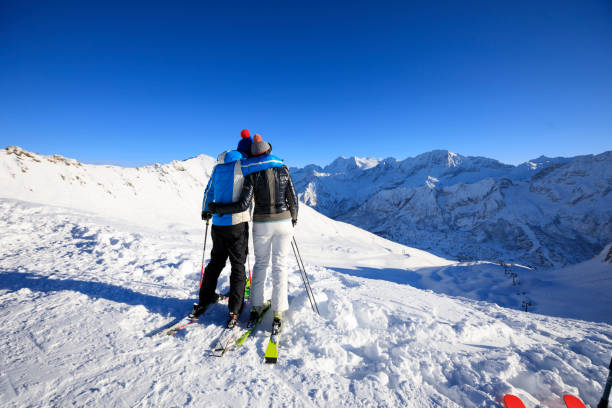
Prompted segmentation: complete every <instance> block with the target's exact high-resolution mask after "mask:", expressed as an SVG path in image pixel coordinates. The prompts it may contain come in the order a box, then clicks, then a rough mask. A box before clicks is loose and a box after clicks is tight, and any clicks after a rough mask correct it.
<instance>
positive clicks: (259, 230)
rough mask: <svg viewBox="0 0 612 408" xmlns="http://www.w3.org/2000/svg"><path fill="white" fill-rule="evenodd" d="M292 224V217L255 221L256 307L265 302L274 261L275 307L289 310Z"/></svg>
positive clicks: (253, 298) (278, 310)
mask: <svg viewBox="0 0 612 408" xmlns="http://www.w3.org/2000/svg"><path fill="white" fill-rule="evenodd" d="M292 238H293V225H292V224H291V219H287V220H281V221H270V222H253V246H254V247H255V265H254V266H253V282H252V284H251V297H252V298H251V299H252V302H253V303H252V304H253V306H261V305H263V304H264V302H265V298H264V288H265V283H266V274H267V271H268V266H270V261H272V310H273V311H274V312H284V311H286V310H287V309H289V299H288V297H287V296H288V295H287V290H288V283H287V259H288V257H289V252H290V251H291V239H292Z"/></svg>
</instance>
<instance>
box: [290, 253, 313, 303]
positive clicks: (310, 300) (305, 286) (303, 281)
mask: <svg viewBox="0 0 612 408" xmlns="http://www.w3.org/2000/svg"><path fill="white" fill-rule="evenodd" d="M291 249H293V254H294V255H295V262H296V263H297V265H298V269H299V270H300V278H302V283H304V289H306V294H307V295H308V301H309V302H310V307H311V308H312V311H313V312H316V310H315V307H314V305H313V303H312V297H311V296H312V295H311V294H310V291H309V290H308V285H307V284H306V280H304V272H303V271H302V265H300V261H299V260H298V256H297V252H296V251H295V246H293V242H291Z"/></svg>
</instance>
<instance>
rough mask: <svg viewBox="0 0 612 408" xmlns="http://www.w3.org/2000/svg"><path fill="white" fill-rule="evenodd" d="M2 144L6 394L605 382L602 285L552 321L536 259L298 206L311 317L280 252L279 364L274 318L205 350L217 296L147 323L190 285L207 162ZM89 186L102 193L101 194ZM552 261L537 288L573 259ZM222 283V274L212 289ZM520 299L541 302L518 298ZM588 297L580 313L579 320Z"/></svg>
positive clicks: (421, 400)
mask: <svg viewBox="0 0 612 408" xmlns="http://www.w3.org/2000/svg"><path fill="white" fill-rule="evenodd" d="M13 150H14V152H12V153H8V151H7V153H5V155H4V156H2V155H0V168H2V174H1V175H0V177H3V178H2V179H1V184H0V187H2V188H0V190H1V191H3V193H2V194H3V197H4V198H0V366H1V367H2V371H1V373H0V403H1V404H2V405H3V406H9V407H13V406H69V405H70V406H72V405H75V406H126V407H127V406H129V407H132V406H156V407H158V406H159V407H174V406H231V407H234V406H246V405H248V406H255V407H268V406H299V407H302V406H321V407H322V406H326V407H327V406H330V407H341V406H358V407H360V406H364V407H365V406H368V407H369V406H384V407H387V406H388V407H396V406H406V407H483V406H486V407H489V406H497V404H498V403H499V401H500V398H501V397H502V396H503V394H504V393H506V392H513V393H516V394H518V395H520V396H521V397H522V398H523V400H524V401H525V402H526V403H527V404H528V405H529V406H536V405H538V404H539V405H540V406H551V407H554V406H561V395H562V394H563V393H564V392H569V393H573V394H576V395H579V396H580V397H582V398H583V399H584V400H585V401H586V402H588V403H591V404H594V402H595V401H596V400H597V398H598V397H599V395H600V393H601V390H602V387H601V383H602V381H603V380H604V378H605V376H606V367H605V364H607V362H608V359H609V354H610V350H611V349H612V326H610V323H611V321H610V317H609V313H608V314H606V313H605V310H610V307H612V299H610V295H609V294H610V293H611V291H610V290H608V291H607V297H606V296H603V297H600V299H598V301H600V302H601V305H602V308H603V310H604V311H603V312H602V311H601V310H600V311H599V314H598V315H597V316H596V317H594V318H593V319H594V320H599V321H602V323H591V322H586V321H580V320H572V319H567V318H559V317H550V316H566V314H565V313H567V310H568V309H570V310H572V313H573V309H572V305H567V304H566V305H559V304H557V303H556V302H558V298H556V299H553V300H552V301H551V302H550V304H546V302H545V300H544V299H542V300H540V299H539V297H538V296H534V293H536V290H538V289H539V286H538V287H534V288H533V290H532V288H531V287H530V286H529V285H527V281H529V280H530V279H531V278H532V277H534V278H535V277H540V275H535V274H536V273H538V274H539V273H540V272H535V271H531V270H528V269H527V268H524V267H520V266H518V265H508V266H500V265H495V264H490V263H487V262H471V263H457V262H452V261H449V260H446V259H443V258H439V257H437V256H435V255H432V254H429V253H427V252H424V251H421V250H417V249H413V248H409V247H406V246H403V245H400V244H397V243H394V242H391V241H388V240H386V239H384V238H381V237H379V236H376V235H373V234H371V233H369V232H366V231H364V230H361V229H359V228H357V227H355V226H353V225H349V224H345V223H342V222H338V221H334V220H332V219H330V218H327V217H325V216H323V215H321V214H319V213H317V212H316V211H314V210H313V209H311V208H309V207H308V206H305V205H302V206H301V209H300V216H299V223H298V226H297V228H296V240H297V242H298V244H299V246H300V250H301V252H302V256H303V258H304V260H305V263H306V269H307V272H308V274H309V277H310V280H311V283H312V287H313V291H314V293H315V296H316V299H317V301H318V304H319V308H320V310H321V317H318V316H316V315H315V314H314V313H313V312H312V310H311V309H310V305H309V303H308V299H307V297H306V295H305V292H304V290H303V286H302V282H301V279H300V275H299V272H298V269H297V266H296V263H295V261H294V260H293V259H292V260H291V261H290V270H291V272H290V278H289V282H290V312H289V314H288V319H287V324H286V326H285V330H284V332H283V337H282V340H281V356H280V359H279V363H278V364H277V366H275V367H270V366H267V365H265V364H263V361H262V360H263V359H262V356H263V351H264V348H265V343H266V337H267V331H266V330H267V329H268V328H269V326H270V324H271V322H270V320H269V319H267V320H265V321H264V322H263V327H262V329H260V330H258V331H257V332H256V333H255V335H254V336H253V339H252V341H249V342H248V343H247V344H246V345H245V346H244V347H243V349H242V350H236V351H235V352H231V353H230V354H228V355H227V356H225V357H223V358H221V359H214V358H211V357H208V351H209V349H210V347H211V346H212V343H213V341H214V338H215V335H216V334H217V333H218V332H219V330H220V326H221V325H222V324H223V323H224V320H225V315H226V313H227V308H226V306H224V305H223V304H219V305H215V306H214V307H213V308H211V310H210V311H209V312H207V314H206V315H205V316H204V317H203V318H202V319H201V322H199V323H198V324H196V325H194V326H193V327H191V328H190V329H189V330H187V331H185V332H184V333H181V334H180V335H178V336H177V337H175V338H166V337H164V338H160V337H150V336H147V334H149V333H151V332H152V331H154V330H155V329H156V328H158V327H160V326H162V325H164V324H166V323H167V322H169V321H171V320H173V319H174V318H176V317H179V316H181V315H182V314H184V313H185V312H186V311H187V310H189V309H190V308H191V302H192V301H193V300H194V299H195V294H196V291H197V286H198V281H199V269H200V264H199V262H200V260H201V254H202V241H203V236H202V235H203V223H202V222H201V221H200V220H199V206H200V202H201V194H202V191H201V189H202V188H203V185H204V183H205V182H206V178H207V175H209V174H210V172H211V170H212V164H213V160H212V159H211V158H208V157H205V156H200V157H198V158H196V159H191V160H187V161H185V162H175V163H173V164H170V165H164V166H151V167H146V168H141V169H123V168H118V167H106V166H89V165H79V164H78V163H76V162H74V161H71V160H68V159H58V158H53V157H51V158H49V157H45V156H38V155H32V154H30V153H27V152H23V151H21V150H15V149H13ZM15 151H17V152H19V155H20V156H19V157H18V158H15V157H13V156H15V155H16V153H15ZM54 160H55V162H53V161H54ZM64 160H66V161H68V162H70V165H66V164H65V163H66V162H65V161H64ZM191 165H193V167H191ZM22 166H23V167H22ZM5 168H7V169H10V170H11V171H12V173H11V172H9V176H8V177H7V176H6V175H5V173H4V169H5ZM22 168H23V169H24V170H25V172H22V171H21V169H22ZM179 168H185V170H179ZM66 169H69V170H68V171H70V172H71V173H64V171H65V170H66ZM161 169H164V171H162V170H161ZM15 170H18V171H15ZM10 174H13V176H12V175H10ZM61 174H63V175H64V176H65V178H66V179H63V178H62V177H61ZM68 176H70V177H68ZM76 177H79V178H78V179H77V178H76ZM70 180H72V184H71V183H70ZM75 180H77V181H78V180H84V184H81V183H80V182H75ZM98 183H100V184H102V185H103V186H104V187H105V188H106V189H108V190H110V191H111V192H114V193H115V197H114V198H112V197H111V195H110V194H109V198H107V199H102V198H101V197H104V196H103V194H102V193H100V192H99V191H98V190H97V189H98V188H101V187H100V186H98ZM127 183H131V184H132V185H133V186H135V188H134V190H135V191H134V190H132V189H131V188H130V187H129V186H128V185H127ZM139 183H141V184H139ZM157 184H160V186H158V185H157ZM124 185H125V186H126V187H125V190H122V189H123V188H124V187H122V186H124ZM96 186H98V187H96ZM179 192H180V193H181V194H182V197H183V199H177V198H176V197H177V196H178V193H179ZM135 193H136V194H135ZM187 194H191V195H192V196H193V197H191V198H189V200H193V201H195V203H191V202H187V198H186V197H187ZM92 197H97V198H100V200H101V201H100V200H94V199H93V198H92ZM49 204H54V205H49ZM141 211H145V213H144V214H143V213H142V212H141ZM193 212H195V215H192V213H193ZM151 221H153V222H151ZM168 225H171V226H172V228H168ZM209 242H210V240H209ZM209 245H210V244H209ZM209 250H210V247H209ZM207 253H209V252H208V251H207ZM602 256H603V260H604V261H605V258H606V256H607V254H603V255H602ZM601 261H602V259H595V260H593V261H592V262H600V263H602V264H604V266H602V267H601V269H600V270H599V272H597V273H599V274H600V275H597V277H599V278H602V280H601V281H600V282H599V288H598V289H597V290H599V291H600V292H594V289H593V285H589V284H588V283H587V282H584V284H581V285H577V288H576V291H582V294H583V295H582V296H583V299H589V298H593V297H594V296H593V295H594V294H603V295H605V293H603V292H604V289H605V288H606V287H607V288H610V284H609V282H610V280H606V278H607V276H608V275H609V274H610V271H611V269H610V268H611V267H612V264H610V263H607V262H601ZM252 262H253V258H252V257H251V264H252ZM593 265H594V264H593ZM593 265H591V264H589V265H586V266H585V267H587V266H588V267H589V268H591V267H593ZM597 268H600V265H599V264H597ZM505 270H507V272H508V274H505V273H504V271H505ZM510 273H516V274H517V276H518V278H513V277H511V276H510ZM565 273H567V277H568V278H567V280H563V282H559V283H557V282H554V281H548V283H547V288H548V292H549V293H553V292H555V291H559V290H564V288H566V286H564V285H566V283H565V282H567V284H568V285H571V284H572V276H574V278H575V277H576V276H579V275H580V274H582V273H584V271H582V270H578V271H573V272H572V271H571V270H568V271H566V272H565ZM594 273H595V272H594ZM513 280H520V281H521V282H515V283H516V285H513V282H512V281H513ZM538 282H539V283H540V284H541V285H543V286H544V285H545V284H546V282H545V281H544V280H542V279H541V278H540V280H539V281H538ZM228 285H229V282H228V271H224V272H223V273H222V276H221V279H220V282H219V290H220V291H224V290H227V288H228ZM543 286H542V287H543ZM269 289H270V288H269V287H268V290H269ZM432 290H433V291H432ZM517 292H518V293H517ZM523 292H526V293H523ZM538 293H539V292H538ZM470 298H471V299H470ZM526 299H529V300H531V301H532V303H533V306H532V308H533V309H530V310H536V311H537V310H538V309H539V308H544V306H545V305H546V307H549V309H548V310H546V312H547V313H548V314H549V315H550V316H542V315H538V314H533V313H525V312H521V311H519V309H520V306H521V302H522V301H523V300H526ZM491 302H497V303H498V304H499V305H505V306H510V307H511V309H509V308H504V307H500V306H498V305H497V304H494V303H491ZM606 302H607V303H606ZM606 305H611V306H608V309H605V307H606ZM586 309H587V307H586V306H585V307H584V308H582V309H580V308H578V312H577V315H578V317H580V318H585V316H586V318H591V316H590V315H588V314H587V313H588V312H587V311H585V310H586ZM245 317H246V314H245V316H243V320H244V318H245ZM268 317H269V316H268ZM603 322H605V323H603ZM243 323H244V321H243Z"/></svg>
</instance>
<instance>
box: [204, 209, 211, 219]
mask: <svg viewBox="0 0 612 408" xmlns="http://www.w3.org/2000/svg"><path fill="white" fill-rule="evenodd" d="M211 218H212V213H211V212H210V211H204V210H202V220H204V221H208V220H210V219H211Z"/></svg>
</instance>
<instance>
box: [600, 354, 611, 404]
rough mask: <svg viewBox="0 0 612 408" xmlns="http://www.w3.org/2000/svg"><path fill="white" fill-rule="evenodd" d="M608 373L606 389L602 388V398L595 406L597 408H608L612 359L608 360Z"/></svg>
mask: <svg viewBox="0 0 612 408" xmlns="http://www.w3.org/2000/svg"><path fill="white" fill-rule="evenodd" d="M609 370H610V372H609V373H608V381H607V382H606V387H605V388H604V393H603V396H602V397H601V400H600V401H599V404H597V408H608V399H609V398H610V389H612V359H611V360H610V367H609Z"/></svg>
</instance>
